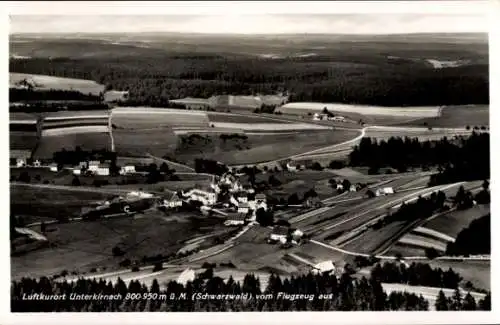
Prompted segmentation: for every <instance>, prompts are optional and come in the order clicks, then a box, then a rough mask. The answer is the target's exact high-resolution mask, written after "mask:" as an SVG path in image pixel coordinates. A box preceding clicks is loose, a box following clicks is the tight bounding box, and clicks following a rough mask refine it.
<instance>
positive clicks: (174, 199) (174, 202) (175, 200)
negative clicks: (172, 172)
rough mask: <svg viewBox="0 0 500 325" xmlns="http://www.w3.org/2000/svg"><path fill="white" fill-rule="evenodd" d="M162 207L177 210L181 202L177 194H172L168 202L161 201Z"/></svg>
mask: <svg viewBox="0 0 500 325" xmlns="http://www.w3.org/2000/svg"><path fill="white" fill-rule="evenodd" d="M163 206H165V207H167V208H171V209H173V208H178V207H181V206H182V200H181V198H180V197H179V196H178V195H177V193H174V194H172V196H171V197H170V198H169V199H168V200H163Z"/></svg>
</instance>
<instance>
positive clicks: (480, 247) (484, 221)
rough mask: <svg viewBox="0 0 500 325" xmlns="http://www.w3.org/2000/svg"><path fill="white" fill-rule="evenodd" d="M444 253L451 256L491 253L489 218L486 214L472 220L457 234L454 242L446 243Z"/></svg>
mask: <svg viewBox="0 0 500 325" xmlns="http://www.w3.org/2000/svg"><path fill="white" fill-rule="evenodd" d="M446 254H447V255H451V256H468V255H485V254H491V218H490V214H487V215H485V216H483V217H481V218H478V219H475V220H473V221H472V222H471V223H470V225H469V226H468V227H466V228H464V229H462V231H461V232H460V233H459V234H458V235H457V238H456V239H455V241H454V242H452V243H448V245H447V247H446Z"/></svg>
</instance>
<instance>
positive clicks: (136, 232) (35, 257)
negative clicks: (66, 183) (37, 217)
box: [12, 212, 222, 277]
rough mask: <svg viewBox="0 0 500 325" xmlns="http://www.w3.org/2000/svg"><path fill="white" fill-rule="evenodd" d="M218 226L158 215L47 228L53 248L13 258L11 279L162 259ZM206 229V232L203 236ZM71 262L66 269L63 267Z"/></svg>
mask: <svg viewBox="0 0 500 325" xmlns="http://www.w3.org/2000/svg"><path fill="white" fill-rule="evenodd" d="M218 224H219V220H217V219H207V218H194V217H192V216H189V215H186V216H185V219H184V220H182V221H165V220H163V219H162V214H160V213H156V212H153V213H150V214H148V215H146V216H145V217H143V218H140V219H135V218H133V217H125V218H115V219H108V220H100V221H93V222H75V223H68V224H58V225H55V226H51V228H52V229H54V230H53V231H50V232H48V233H47V237H48V239H49V241H50V242H51V243H52V246H53V247H50V248H46V249H42V250H38V251H34V252H31V253H29V254H27V255H24V256H19V257H14V258H12V274H13V276H15V277H22V276H28V275H29V276H41V275H47V274H55V273H58V272H61V271H62V270H64V269H66V270H68V271H70V272H71V271H73V270H76V271H77V272H81V271H84V270H86V269H88V268H91V267H104V266H105V267H108V268H113V267H115V268H116V267H117V266H118V263H119V262H120V261H122V260H124V259H125V258H129V259H130V260H132V261H133V260H140V259H142V257H143V256H155V255H157V254H163V255H167V254H169V253H174V252H176V251H177V250H178V249H179V248H180V247H182V246H183V244H182V241H184V240H186V239H189V238H190V237H193V236H197V235H200V234H204V233H206V231H212V230H216V229H217V228H218V227H222V226H221V225H220V226H219V225H218ZM203 229H205V230H203ZM116 245H119V246H120V247H122V249H123V250H125V252H126V254H125V255H124V256H122V257H118V258H116V257H113V255H112V248H113V247H114V246H116ZM67 261H71V262H72V263H71V265H69V264H67V263H66V262H67Z"/></svg>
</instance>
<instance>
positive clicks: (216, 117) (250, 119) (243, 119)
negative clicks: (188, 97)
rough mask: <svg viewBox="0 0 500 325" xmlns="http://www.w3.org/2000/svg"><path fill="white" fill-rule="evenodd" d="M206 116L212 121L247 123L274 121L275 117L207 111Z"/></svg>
mask: <svg viewBox="0 0 500 325" xmlns="http://www.w3.org/2000/svg"><path fill="white" fill-rule="evenodd" d="M207 114H208V118H209V120H210V122H212V123H237V124H241V123H247V124H255V123H257V124H264V123H271V124H272V123H276V122H278V121H277V120H276V119H272V118H266V117H262V116H259V115H253V116H252V115H239V114H226V113H211V112H208V113H207ZM281 123H291V122H288V121H282V122H281Z"/></svg>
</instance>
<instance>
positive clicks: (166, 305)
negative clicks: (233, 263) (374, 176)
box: [11, 271, 428, 312]
mask: <svg viewBox="0 0 500 325" xmlns="http://www.w3.org/2000/svg"><path fill="white" fill-rule="evenodd" d="M195 292H199V293H209V294H240V293H251V294H253V295H256V294H260V293H262V292H261V288H260V280H259V279H258V278H257V277H255V276H254V275H252V274H248V275H246V276H245V278H244V279H243V281H242V282H241V283H239V282H236V281H234V280H233V279H232V278H229V279H228V281H224V280H223V279H222V278H219V277H217V276H214V275H213V271H212V272H205V273H203V274H202V276H199V277H198V278H197V279H195V280H194V281H192V282H188V283H187V284H186V285H182V284H180V283H177V282H175V281H171V282H169V283H168V284H167V286H166V290H162V289H161V288H160V285H159V283H158V281H156V280H154V281H153V283H152V284H151V286H150V287H147V286H146V285H145V284H141V283H139V281H136V280H133V281H131V282H130V283H129V285H128V286H127V285H126V284H125V282H123V281H122V280H121V279H119V280H118V281H117V282H116V283H115V284H112V283H111V282H106V281H104V280H95V279H93V280H86V279H79V280H77V281H75V282H56V281H53V280H50V279H48V278H45V277H44V278H41V279H39V280H34V279H29V278H24V279H22V280H20V281H14V282H13V283H12V289H11V294H12V298H11V306H12V311H13V312H53V311H59V312H61V311H67V312H71V311H72V312H81V311H91V312H99V311H301V310H303V311H305V310H316V311H322V310H325V311H326V310H342V311H355V310H427V308H428V304H427V302H426V301H425V300H424V299H423V298H422V297H418V296H415V295H412V294H398V293H394V294H391V295H389V296H387V295H386V294H385V293H384V292H383V289H382V287H381V285H380V283H379V282H377V281H372V280H367V279H366V278H362V279H360V280H354V279H352V278H351V277H350V276H348V275H343V276H342V277H341V278H340V279H339V280H337V278H336V277H335V276H330V275H312V274H307V275H302V276H299V277H291V278H289V279H288V278H287V279H281V278H280V277H279V276H275V275H272V276H271V277H270V279H269V284H268V287H267V288H266V289H265V290H264V293H271V294H274V295H275V296H276V295H277V293H278V292H285V293H289V294H312V295H314V296H315V298H314V299H312V300H308V299H296V300H289V299H271V300H267V299H262V300H258V299H248V300H247V299H234V300H231V299H226V300H222V299H221V300H210V299H208V300H192V299H191V297H192V295H193V293H195ZM32 293H43V294H52V293H59V294H64V293H65V294H66V296H67V299H66V300H45V301H43V300H34V301H33V300H24V299H22V296H23V294H25V295H29V294H32ZM71 293H75V294H94V293H97V294H99V293H102V294H121V295H122V297H123V298H124V297H125V296H126V294H127V293H139V294H145V293H152V294H158V295H161V294H166V295H167V296H166V298H165V299H152V300H146V299H138V300H125V299H121V300H120V299H116V300H77V301H75V300H73V301H71V300H69V295H70V294H71ZM183 293H185V294H186V296H185V297H186V298H185V299H182V298H181V299H174V300H172V299H170V294H174V296H175V297H180V295H181V294H183ZM320 294H331V295H332V297H331V299H318V297H319V295H320Z"/></svg>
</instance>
